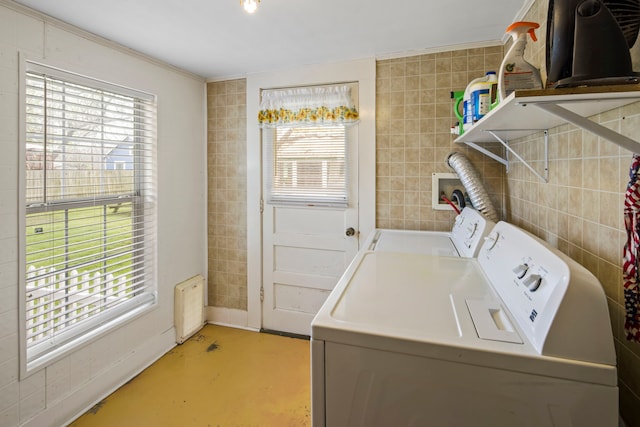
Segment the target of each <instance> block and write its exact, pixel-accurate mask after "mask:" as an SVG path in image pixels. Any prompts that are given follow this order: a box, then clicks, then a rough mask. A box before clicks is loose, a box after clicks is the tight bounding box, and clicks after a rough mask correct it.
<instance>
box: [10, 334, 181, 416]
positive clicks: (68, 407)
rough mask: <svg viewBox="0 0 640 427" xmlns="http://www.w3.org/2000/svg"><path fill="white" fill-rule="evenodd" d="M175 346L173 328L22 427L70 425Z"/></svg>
mask: <svg viewBox="0 0 640 427" xmlns="http://www.w3.org/2000/svg"><path fill="white" fill-rule="evenodd" d="M175 346H176V331H175V329H174V328H170V329H169V330H167V331H165V332H163V333H162V334H161V335H158V336H156V337H154V338H152V339H151V340H149V341H145V342H144V344H143V345H141V346H139V347H137V348H136V349H133V350H132V351H131V352H129V353H128V354H127V357H124V358H123V359H122V360H121V361H120V363H118V364H117V365H114V366H113V367H112V368H111V369H108V370H106V371H104V372H102V373H101V374H99V375H98V376H97V377H95V378H92V380H91V381H90V382H88V383H87V384H86V385H85V386H83V387H81V388H79V389H78V390H76V391H74V392H73V393H71V394H70V395H69V396H67V397H65V398H64V399H62V400H61V401H59V402H58V403H56V404H54V405H52V406H49V407H47V408H46V409H45V410H44V411H42V412H40V413H38V415H37V416H35V417H34V418H32V419H30V420H29V421H27V422H26V423H24V424H22V426H23V427H40V426H45V425H67V424H69V423H71V422H72V421H73V420H75V419H76V418H78V417H79V416H81V415H82V414H84V413H85V412H86V411H87V410H89V409H90V408H92V407H93V406H94V405H95V404H96V403H98V402H100V401H101V400H102V399H104V398H105V397H107V396H108V395H110V394H111V393H113V392H114V391H115V390H117V389H118V388H120V387H122V386H123V385H124V384H125V383H127V382H128V381H130V380H131V379H132V378H134V377H135V376H136V375H138V374H139V373H140V372H142V371H143V370H145V369H146V368H147V367H149V366H150V365H152V364H153V363H154V362H155V361H156V360H158V359H159V358H160V357H162V356H163V355H165V354H166V353H167V352H168V351H169V350H171V349H172V348H173V347H175Z"/></svg>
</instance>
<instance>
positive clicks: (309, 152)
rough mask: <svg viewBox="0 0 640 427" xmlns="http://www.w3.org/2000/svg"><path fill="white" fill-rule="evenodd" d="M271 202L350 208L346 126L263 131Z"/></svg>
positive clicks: (268, 190) (282, 128) (300, 127)
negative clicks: (348, 206)
mask: <svg viewBox="0 0 640 427" xmlns="http://www.w3.org/2000/svg"><path fill="white" fill-rule="evenodd" d="M263 132H264V136H265V142H266V144H265V148H266V153H267V155H266V159H267V160H266V169H267V177H268V179H267V199H266V200H267V202H268V203H290V204H306V205H319V206H341V207H344V206H347V204H348V197H347V196H348V191H347V184H348V182H347V176H348V174H347V164H348V162H347V161H346V157H347V141H346V135H347V134H346V131H345V127H344V126H343V125H337V126H297V127H277V128H276V129H272V130H268V129H265V130H263Z"/></svg>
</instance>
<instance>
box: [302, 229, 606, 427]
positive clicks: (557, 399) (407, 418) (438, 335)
mask: <svg viewBox="0 0 640 427" xmlns="http://www.w3.org/2000/svg"><path fill="white" fill-rule="evenodd" d="M311 349H312V417H313V425H314V426H315V427H318V426H329V427H341V426H367V427H369V426H438V427H440V426H445V427H446V426H454V427H458V426H461V427H465V426H474V427H482V426H486V427H501V426H505V427H513V426H518V427H527V426H531V427H534V426H535V427H539V426H576V427H577V426H579V427H590V426H593V427H603V426H615V425H616V423H617V413H618V388H617V376H616V366H615V353H614V348H613V338H612V335H611V327H610V322H609V316H608V310H607V306H606V298H605V295H604V292H603V290H602V287H601V285H600V283H599V282H598V281H597V279H596V278H595V277H594V276H593V275H592V274H590V273H589V272H588V271H587V270H586V269H584V268H583V267H581V266H580V265H578V264H577V263H575V262H574V261H572V260H570V259H569V258H568V257H566V256H564V255H562V254H560V253H559V252H558V251H555V250H552V249H550V248H549V247H547V246H545V245H544V244H543V243H542V242H541V241H539V240H538V239H536V238H534V237H533V236H531V235H529V234H527V233H525V232H524V231H522V230H520V229H518V228H516V227H514V226H512V225H510V224H506V223H504V222H500V223H498V224H497V225H496V226H495V228H494V229H493V232H492V233H491V235H490V236H489V237H488V238H487V240H486V242H485V243H484V244H483V246H482V248H481V250H480V252H479V254H478V258H477V259H471V258H456V257H442V256H433V255H424V254H407V253H399V252H373V251H368V250H363V251H361V252H360V253H359V254H358V255H357V257H356V259H355V260H354V262H353V263H352V264H351V265H350V267H349V268H348V269H347V272H346V273H345V275H344V276H343V277H342V278H341V280H340V281H339V282H338V284H337V286H336V287H335V289H334V291H333V292H332V293H331V295H330V296H329V298H328V299H327V301H326V303H325V304H324V305H323V307H322V308H321V309H320V311H319V313H318V315H317V316H316V317H315V319H314V320H313V322H312V324H311Z"/></svg>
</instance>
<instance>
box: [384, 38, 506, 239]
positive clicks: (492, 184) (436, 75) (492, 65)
mask: <svg viewBox="0 0 640 427" xmlns="http://www.w3.org/2000/svg"><path fill="white" fill-rule="evenodd" d="M502 52H503V46H501V45H500V46H493V47H485V48H477V49H466V50H456V51H452V52H451V51H450V52H441V53H434V54H428V55H421V56H410V57H403V58H397V59H389V60H382V61H378V63H377V71H376V75H377V77H376V81H377V87H376V100H377V101H376V178H377V182H376V221H377V223H376V225H377V227H379V228H395V229H408V230H438V231H441V230H450V229H451V222H452V220H453V218H454V215H453V212H452V211H440V210H434V209H432V207H431V206H432V203H431V196H432V195H431V180H432V174H433V173H435V172H453V171H452V170H451V169H450V168H449V167H448V166H447V165H446V163H445V159H446V156H447V155H448V154H449V153H451V152H452V151H460V152H463V153H465V154H467V155H468V157H469V158H470V159H471V161H472V163H473V165H474V166H475V168H476V169H477V171H478V172H479V174H480V177H481V178H482V181H483V183H484V185H485V187H486V189H487V192H488V193H489V195H490V197H491V199H492V201H493V203H494V205H495V208H496V210H498V212H501V211H502V210H503V209H504V204H503V196H502V195H503V194H504V189H503V183H504V168H503V167H502V166H501V165H500V164H499V163H497V162H496V161H494V160H491V159H489V158H488V157H486V156H484V155H481V154H479V153H477V152H475V151H472V150H471V151H470V150H467V149H466V148H465V147H464V146H461V145H456V144H454V143H453V140H454V139H455V136H454V135H452V134H451V132H450V128H451V126H452V125H453V124H454V123H455V117H454V113H453V105H454V104H453V101H452V99H451V91H457V90H464V88H465V87H466V86H467V83H468V82H469V81H471V80H473V79H475V78H476V77H482V76H484V74H485V72H486V71H490V70H495V71H497V70H498V67H499V66H500V62H501V61H502V54H503V53H502Z"/></svg>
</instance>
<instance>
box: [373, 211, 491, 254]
mask: <svg viewBox="0 0 640 427" xmlns="http://www.w3.org/2000/svg"><path fill="white" fill-rule="evenodd" d="M494 225H495V223H494V222H493V221H490V220H488V219H486V218H485V217H484V216H482V215H481V214H480V213H479V212H478V211H476V210H474V209H472V208H464V209H462V212H460V214H459V215H458V216H456V219H455V222H454V224H453V227H452V229H451V231H450V232H439V231H408V230H387V229H376V230H374V232H373V233H371V235H370V236H369V238H368V240H367V242H366V243H365V245H364V246H363V247H364V248H367V250H371V251H378V252H404V253H416V254H426V255H441V256H461V257H475V256H476V255H477V254H478V251H479V250H480V246H481V245H482V242H483V241H484V238H485V237H486V236H487V235H488V234H489V232H490V231H491V230H492V229H493V226H494Z"/></svg>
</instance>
